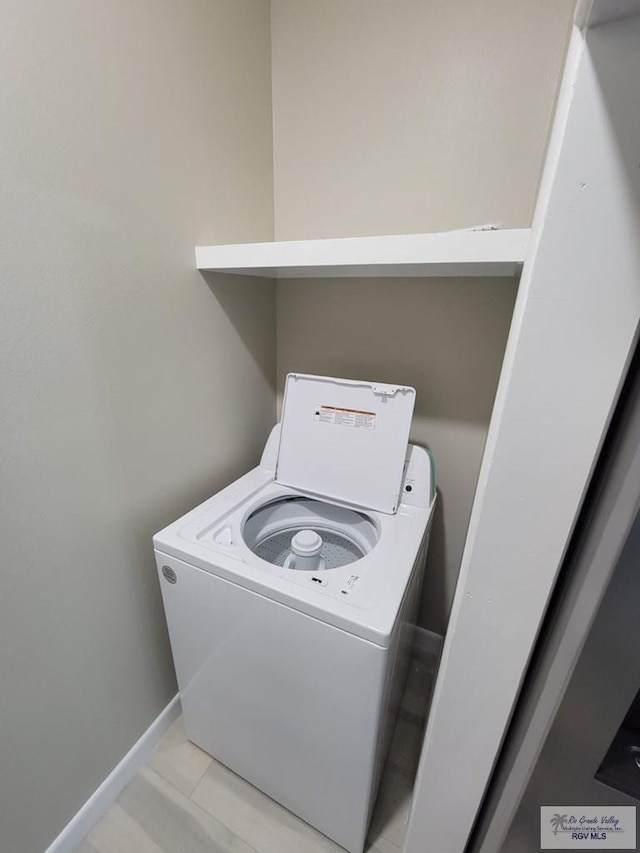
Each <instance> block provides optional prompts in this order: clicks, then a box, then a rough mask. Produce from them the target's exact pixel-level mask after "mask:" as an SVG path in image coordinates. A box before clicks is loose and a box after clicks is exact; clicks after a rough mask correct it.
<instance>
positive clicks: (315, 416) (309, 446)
mask: <svg viewBox="0 0 640 853" xmlns="http://www.w3.org/2000/svg"><path fill="white" fill-rule="evenodd" d="M415 398H416V392H415V389H414V388H410V387H407V386H405V385H385V384H383V383H374V382H359V381H354V380H351V379H332V378H331V377H328V376H308V375H305V374H301V373H290V374H289V375H288V376H287V381H286V384H285V390H284V402H283V407H282V426H281V432H280V446H279V448H278V462H277V466H276V476H275V479H276V481H277V482H278V483H282V485H285V486H290V487H292V488H295V489H300V490H302V491H305V492H310V493H311V494H314V495H320V496H323V497H326V498H333V499H334V500H337V501H344V502H345V503H350V504H355V505H356V506H360V507H366V508H367V509H375V510H379V511H380V512H386V513H394V512H395V511H396V509H397V506H398V498H399V494H400V487H401V482H402V473H403V468H404V460H405V456H406V453H407V444H408V441H409V430H410V427H411V416H412V415H413V406H414V403H415Z"/></svg>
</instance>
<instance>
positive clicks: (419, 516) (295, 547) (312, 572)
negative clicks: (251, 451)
mask: <svg viewBox="0 0 640 853" xmlns="http://www.w3.org/2000/svg"><path fill="white" fill-rule="evenodd" d="M279 430H280V427H279V426H276V427H275V428H274V430H273V432H272V435H271V437H270V440H269V442H268V443H267V447H266V448H265V452H264V454H263V459H262V462H261V464H260V466H258V467H257V468H254V469H253V470H252V471H250V472H249V473H248V474H245V476H244V477H241V478H240V479H239V480H236V481H235V482H234V483H232V484H231V485H230V486H228V487H227V488H226V489H223V490H222V491H221V492H219V493H218V494H216V495H214V496H213V497H212V498H210V499H209V500H208V501H205V502H204V503H203V504H201V505H200V506H199V507H196V509H194V510H192V511H191V512H190V513H187V515H185V516H183V517H182V518H181V519H178V521H176V522H174V523H173V524H171V525H169V526H168V527H167V528H165V529H164V530H162V531H160V533H158V534H156V536H155V537H154V545H155V548H156V550H157V551H158V552H160V554H164V555H168V556H170V557H175V558H177V559H178V560H182V561H183V562H186V563H189V564H191V565H193V566H196V567H197V568H199V569H202V570H204V571H207V572H210V573H212V574H215V575H217V576H218V577H221V578H223V579H225V580H227V581H229V582H232V583H235V584H238V585H240V586H243V587H245V588H247V589H248V590H251V591H253V592H255V593H257V594H260V595H264V596H266V597H268V598H271V599H273V600H275V601H278V602H280V603H282V604H284V605H286V606H289V607H292V608H294V609H296V610H298V611H301V612H303V613H305V614H307V615H309V616H311V617H314V618H317V619H320V620H321V621H324V622H327V623H329V624H332V625H334V626H335V627H337V628H341V629H343V630H346V631H348V632H350V633H352V634H356V635H358V636H360V637H362V638H364V639H367V640H370V641H372V642H374V643H376V644H377V645H381V646H386V645H387V644H388V642H389V639H390V637H391V633H392V630H393V626H394V624H395V621H396V617H397V613H398V611H399V608H400V605H401V603H402V599H403V596H404V593H405V589H406V586H407V584H408V582H409V579H410V577H411V574H412V572H413V570H414V568H415V564H416V557H417V555H418V553H419V551H420V547H421V545H422V543H423V541H424V537H425V534H426V532H427V528H428V525H429V521H430V518H431V516H432V512H433V506H434V503H435V497H434V487H433V469H432V463H431V460H430V457H429V456H428V454H427V452H426V451H425V450H423V449H422V448H417V447H413V446H409V448H408V452H407V455H406V464H405V465H404V476H403V478H402V490H403V491H402V494H403V500H402V501H401V502H400V503H399V505H398V509H397V512H396V513H395V514H392V515H391V514H387V513H384V512H378V511H375V510H370V509H365V508H363V507H359V506H353V505H348V504H346V503H338V502H335V501H327V500H324V499H322V498H320V497H318V495H317V494H316V495H313V494H305V493H304V492H302V491H300V490H298V489H293V488H290V487H288V486H285V485H282V484H280V483H277V482H275V479H274V471H275V458H276V455H277V446H278V443H279ZM318 540H320V541H319V542H318ZM178 575H179V573H178Z"/></svg>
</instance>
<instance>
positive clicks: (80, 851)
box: [75, 661, 431, 853]
mask: <svg viewBox="0 0 640 853" xmlns="http://www.w3.org/2000/svg"><path fill="white" fill-rule="evenodd" d="M430 681H431V675H430V670H429V666H428V664H427V663H423V662H420V661H414V662H413V663H412V665H411V668H410V672H409V677H408V680H407V687H406V690H405V694H404V697H403V701H402V707H401V709H400V714H399V716H398V721H397V724H396V728H395V732H394V735H393V740H392V743H391V748H390V750H389V756H388V758H387V763H386V766H385V770H384V774H383V777H382V782H381V785H380V792H379V794H378V800H377V802H376V806H375V809H374V813H373V818H372V821H371V828H370V832H369V840H368V844H367V847H366V850H367V853H400V849H401V847H402V843H403V840H404V834H405V829H406V824H407V819H408V816H409V807H410V804H411V794H412V790H413V779H414V776H415V771H416V767H417V762H418V756H419V752H420V746H421V742H422V734H423V728H424V721H425V717H426V712H427V706H428V701H429V695H430ZM75 853H344V851H343V849H342V847H338V845H337V844H334V842H332V841H330V840H329V839H328V838H326V837H325V836H324V835H321V834H320V833H319V832H317V831H316V830H315V829H312V828H311V827H310V826H309V825H308V824H306V823H304V821H302V820H300V819H299V818H297V817H295V815H293V814H291V812H289V811H287V810H286V809H284V808H283V807H282V806H279V805H278V804H277V803H275V802H274V801H273V800H271V799H269V797H267V796H265V794H263V793H261V792H260V791H258V790H257V789H256V788H254V787H253V786H251V785H249V783H248V782H245V781H244V779H241V778H240V777H239V776H236V774H235V773H232V772H231V771H230V770H228V769H227V768H226V767H224V766H223V765H222V764H220V763H219V762H217V761H215V760H214V759H212V758H210V757H209V756H208V755H207V754H206V753H204V752H202V750H200V749H198V747H197V746H194V744H192V743H190V742H189V741H188V740H187V737H186V734H185V731H184V726H183V723H182V718H181V717H180V718H179V719H178V720H177V721H176V722H175V723H174V724H173V726H172V727H171V729H170V730H169V732H168V733H167V735H166V736H165V738H164V740H163V741H162V743H160V744H159V746H158V747H157V749H156V750H155V752H154V753H153V755H152V756H151V758H150V759H149V761H148V762H147V764H146V765H145V766H144V767H143V768H142V769H141V770H140V772H139V773H138V774H137V775H136V776H135V777H134V779H133V780H132V781H131V782H130V783H129V785H127V787H126V788H125V789H124V790H123V792H122V793H121V794H120V796H119V797H118V799H117V801H116V803H115V804H114V805H113V806H112V808H111V809H110V810H109V811H108V812H107V813H106V814H105V815H104V817H103V818H102V819H101V820H100V821H99V822H98V823H97V824H96V825H95V826H94V828H93V829H92V830H91V832H90V833H89V835H88V836H87V837H86V838H85V840H84V841H83V842H82V843H81V844H80V845H79V846H78V847H77V848H76V851H75Z"/></svg>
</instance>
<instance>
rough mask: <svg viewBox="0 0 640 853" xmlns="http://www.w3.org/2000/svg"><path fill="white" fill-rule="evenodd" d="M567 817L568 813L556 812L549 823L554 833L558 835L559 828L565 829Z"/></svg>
mask: <svg viewBox="0 0 640 853" xmlns="http://www.w3.org/2000/svg"><path fill="white" fill-rule="evenodd" d="M566 819H567V815H566V814H558V813H557V812H556V814H554V816H553V817H552V818H551V820H550V821H549V823H550V824H551V826H552V827H553V834H554V835H557V834H558V830H559V829H564V822H565V820H566Z"/></svg>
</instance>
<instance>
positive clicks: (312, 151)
mask: <svg viewBox="0 0 640 853" xmlns="http://www.w3.org/2000/svg"><path fill="white" fill-rule="evenodd" d="M573 6H574V3H573V0H561V2H558V0H542V2H538V3H531V2H529V0H489V1H488V2H475V0H473V2H469V0H451V2H448V3H432V2H424V0H399V2H394V3H388V2H386V1H385V0H349V2H347V3H345V2H344V1H343V0H323V2H318V0H272V22H271V29H272V54H273V59H272V63H273V112H274V169H275V171H274V184H275V222H276V237H277V238H278V239H281V240H289V239H304V238H314V237H333V236H352V235H359V234H385V233H386V234H393V233H413V232H420V231H436V230H443V229H448V228H462V227H467V226H471V225H474V224H480V223H489V222H494V223H496V222H497V223H503V224H505V225H506V226H509V227H519V226H524V227H526V226H528V225H530V222H531V216H532V211H533V207H534V203H535V198H536V192H537V185H538V181H539V176H540V172H541V169H542V163H543V160H544V155H545V147H546V139H547V135H548V132H549V128H550V123H551V118H552V114H553V109H554V103H555V95H556V90H557V87H558V83H559V79H560V74H561V71H562V66H563V62H564V55H565V49H566V44H567V39H568V35H569V29H570V24H571V17H572V11H573ZM516 287H517V283H516V282H514V281H511V280H487V279H484V280H480V279H467V280H452V279H443V280H441V281H436V280H434V279H425V280H423V281H407V280H398V281H369V282H367V281H348V280H347V281H342V282H341V281H335V280H334V281H323V282H298V281H288V282H279V283H278V287H277V301H278V389H279V390H280V389H281V387H282V382H283V379H284V376H285V375H286V373H287V372H288V371H308V372H311V373H314V372H318V373H328V374H332V375H338V376H346V377H352V378H362V379H373V380H377V379H379V380H387V381H390V382H406V383H409V384H413V385H415V387H416V389H417V392H418V395H417V410H416V417H415V419H414V424H413V433H412V437H413V439H414V440H416V441H418V442H422V443H425V444H427V445H429V446H430V447H431V449H432V450H433V452H434V454H435V458H436V463H437V469H438V486H439V490H440V504H439V507H438V512H437V516H436V519H435V524H434V530H433V535H432V540H431V546H430V551H429V558H428V564H427V578H426V582H425V592H424V597H423V607H422V613H421V621H422V624H423V625H425V626H426V627H428V628H430V629H432V630H435V631H443V630H444V628H445V626H446V620H447V616H448V612H449V608H450V605H451V601H452V597H453V591H454V588H455V583H456V580H457V576H458V569H459V565H460V559H461V556H462V548H463V545H464V540H465V536H466V531H467V524H468V520H469V514H470V511H471V504H472V502H473V496H474V492H475V486H476V480H477V476H478V471H479V468H480V461H481V458H482V452H483V448H484V442H485V438H486V433H487V428H488V423H489V418H490V415H491V409H492V406H493V399H494V395H495V389H496V385H497V381H498V376H499V371H500V365H501V362H502V356H503V353H504V348H505V345H506V339H507V334H508V330H509V323H510V319H511V313H512V310H513V304H514V299H515V294H516Z"/></svg>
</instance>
